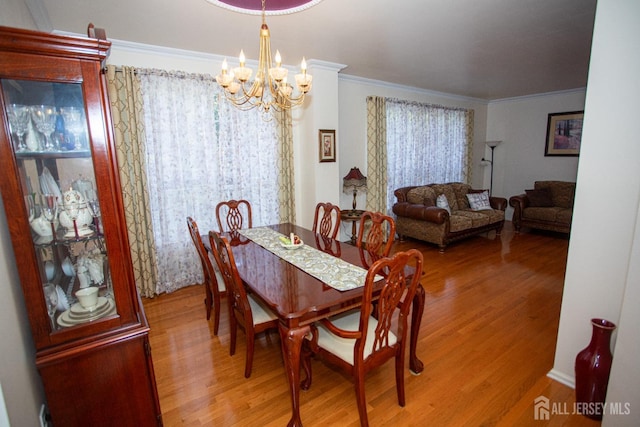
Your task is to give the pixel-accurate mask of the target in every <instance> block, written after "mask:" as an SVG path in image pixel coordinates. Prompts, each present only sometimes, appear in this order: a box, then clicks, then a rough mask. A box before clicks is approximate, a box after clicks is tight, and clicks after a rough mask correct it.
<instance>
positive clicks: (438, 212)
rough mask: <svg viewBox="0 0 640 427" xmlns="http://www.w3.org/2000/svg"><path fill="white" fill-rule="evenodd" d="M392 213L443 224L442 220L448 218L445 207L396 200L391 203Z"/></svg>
mask: <svg viewBox="0 0 640 427" xmlns="http://www.w3.org/2000/svg"><path fill="white" fill-rule="evenodd" d="M396 191H397V190H396ZM393 213H394V214H396V215H397V216H402V217H405V218H411V219H419V220H423V221H429V222H433V223H436V224H444V222H445V221H447V220H448V219H449V212H447V210H446V209H442V208H438V207H436V206H425V205H420V204H416V203H409V202H398V203H396V204H395V205H393Z"/></svg>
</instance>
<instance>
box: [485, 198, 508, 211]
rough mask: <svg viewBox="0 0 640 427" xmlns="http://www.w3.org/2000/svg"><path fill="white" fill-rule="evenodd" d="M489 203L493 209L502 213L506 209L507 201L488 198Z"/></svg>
mask: <svg viewBox="0 0 640 427" xmlns="http://www.w3.org/2000/svg"><path fill="white" fill-rule="evenodd" d="M489 203H490V204H491V207H492V208H493V209H497V210H499V211H504V210H506V209H507V199H505V198H504V197H489Z"/></svg>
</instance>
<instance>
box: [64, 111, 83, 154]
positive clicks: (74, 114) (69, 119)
mask: <svg viewBox="0 0 640 427" xmlns="http://www.w3.org/2000/svg"><path fill="white" fill-rule="evenodd" d="M60 112H61V113H62V118H63V119H64V124H65V127H66V129H68V130H69V132H71V134H72V135H73V149H74V150H82V140H81V139H80V138H81V134H82V133H83V132H84V129H85V127H84V125H85V123H84V114H83V113H82V110H80V109H79V108H75V107H65V108H62V109H61V110H60Z"/></svg>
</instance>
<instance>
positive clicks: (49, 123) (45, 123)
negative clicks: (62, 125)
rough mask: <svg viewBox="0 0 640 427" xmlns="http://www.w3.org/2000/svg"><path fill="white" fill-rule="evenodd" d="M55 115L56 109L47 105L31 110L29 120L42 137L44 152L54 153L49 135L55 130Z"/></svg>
mask: <svg viewBox="0 0 640 427" xmlns="http://www.w3.org/2000/svg"><path fill="white" fill-rule="evenodd" d="M56 114H57V113H56V109H55V108H53V107H51V106H47V105H40V106H37V107H33V108H32V110H31V118H32V119H33V123H34V124H35V125H36V129H38V132H41V133H42V134H43V135H44V138H45V144H44V150H45V151H54V150H55V148H56V147H55V146H54V144H53V140H52V139H51V134H52V133H53V131H54V130H56Z"/></svg>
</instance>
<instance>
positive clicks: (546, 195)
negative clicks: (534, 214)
mask: <svg viewBox="0 0 640 427" xmlns="http://www.w3.org/2000/svg"><path fill="white" fill-rule="evenodd" d="M524 191H525V193H527V198H528V199H529V206H531V207H537V208H547V207H550V206H553V201H552V200H551V193H550V192H549V191H548V190H524Z"/></svg>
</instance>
